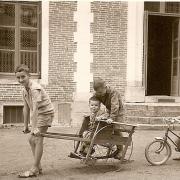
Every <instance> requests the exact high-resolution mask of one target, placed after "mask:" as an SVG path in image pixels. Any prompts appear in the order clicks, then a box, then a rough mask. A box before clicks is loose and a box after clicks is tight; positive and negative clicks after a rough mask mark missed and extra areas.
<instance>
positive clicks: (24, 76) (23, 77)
mask: <svg viewBox="0 0 180 180" xmlns="http://www.w3.org/2000/svg"><path fill="white" fill-rule="evenodd" d="M15 75H16V78H17V80H18V82H19V83H20V84H21V85H23V86H25V87H27V86H28V84H29V78H30V74H29V68H28V66H26V65H24V64H21V65H19V66H18V67H17V68H16V70H15Z"/></svg>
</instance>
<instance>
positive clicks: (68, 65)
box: [47, 1, 77, 102]
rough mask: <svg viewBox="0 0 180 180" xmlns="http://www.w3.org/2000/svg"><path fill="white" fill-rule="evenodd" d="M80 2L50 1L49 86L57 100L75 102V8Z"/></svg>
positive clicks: (52, 96)
mask: <svg viewBox="0 0 180 180" xmlns="http://www.w3.org/2000/svg"><path fill="white" fill-rule="evenodd" d="M76 10H77V3H76V2H65V1H64V2H63V1H62V2H50V4H49V16H50V17H49V19H50V27H49V28H50V29H49V35H50V36H49V48H50V49H49V52H50V53H49V85H48V87H47V89H48V92H49V94H50V97H51V98H52V100H53V101H62V102H72V101H73V92H74V91H75V83H74V82H73V80H74V72H75V70H76V64H75V63H74V53H75V51H76V43H75V42H74V32H75V31H76V22H74V11H76Z"/></svg>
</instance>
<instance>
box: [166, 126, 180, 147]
mask: <svg viewBox="0 0 180 180" xmlns="http://www.w3.org/2000/svg"><path fill="white" fill-rule="evenodd" d="M170 133H171V134H173V135H174V136H175V137H177V138H178V139H179V140H180V136H179V135H177V134H176V133H175V132H173V131H172V130H171V129H170V125H169V126H168V128H167V130H166V132H165V137H164V138H163V139H164V141H165V142H167V140H168V139H169V140H170V141H171V142H172V143H173V144H174V146H175V147H177V148H178V145H177V143H176V142H174V141H173V139H172V138H171V137H170V136H169V134H170Z"/></svg>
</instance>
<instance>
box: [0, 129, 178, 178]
mask: <svg viewBox="0 0 180 180" xmlns="http://www.w3.org/2000/svg"><path fill="white" fill-rule="evenodd" d="M49 131H53V132H62V131H63V132H71V133H72V132H76V131H77V129H75V128H57V127H52V128H51V129H50V130H49ZM162 135H163V131H144V130H137V131H136V132H135V134H134V137H133V139H134V151H133V156H132V159H133V160H134V162H131V163H129V164H124V165H123V168H122V170H121V171H120V172H115V171H114V170H115V168H114V166H113V165H112V164H102V163H99V164H97V165H96V166H94V167H88V166H85V165H83V164H82V163H80V161H79V160H76V159H70V158H68V154H69V152H70V151H72V150H73V142H72V141H65V140H56V139H45V148H44V155H43V159H42V164H43V172H44V173H43V174H44V175H41V176H39V177H37V178H33V179H34V180H63V179H65V180H66V179H67V180H81V179H82V180H84V179H86V180H101V179H103V180H106V179H107V180H119V179H126V180H131V179H133V180H171V179H172V180H179V179H180V162H177V161H173V160H172V158H173V157H177V156H178V153H175V152H174V151H173V154H172V156H171V158H170V160H169V161H168V162H167V164H166V165H163V166H150V165H149V164H148V163H147V161H146V159H145V156H144V149H145V146H146V145H147V144H148V143H149V142H151V141H152V140H153V138H154V137H156V136H162ZM27 137H28V135H24V134H22V127H16V128H15V127H14V128H9V129H0V180H16V179H18V178H17V174H18V172H22V171H23V170H28V169H29V168H30V167H31V164H32V162H33V159H32V154H31V150H30V147H29V145H28V142H27ZM179 156H180V154H179Z"/></svg>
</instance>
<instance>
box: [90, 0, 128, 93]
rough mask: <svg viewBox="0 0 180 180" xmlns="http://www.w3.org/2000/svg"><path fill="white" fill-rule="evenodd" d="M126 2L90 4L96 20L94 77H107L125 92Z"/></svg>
mask: <svg viewBox="0 0 180 180" xmlns="http://www.w3.org/2000/svg"><path fill="white" fill-rule="evenodd" d="M127 8H128V3H127V2H121V1H117V2H115V1H114V2H113V1H112V2H100V1H95V2H92V3H91V10H92V12H93V13H94V22H93V23H92V24H91V31H92V33H93V43H92V45H91V52H92V53H93V63H92V65H91V71H92V73H93V76H94V77H102V78H104V79H105V80H106V81H107V82H108V83H109V84H110V85H111V86H113V87H115V88H116V89H118V90H120V91H121V93H122V94H124V89H125V86H126V56H127Z"/></svg>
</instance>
